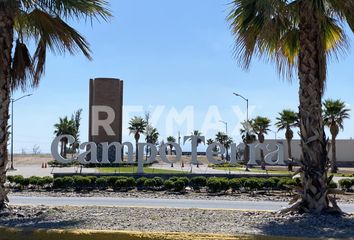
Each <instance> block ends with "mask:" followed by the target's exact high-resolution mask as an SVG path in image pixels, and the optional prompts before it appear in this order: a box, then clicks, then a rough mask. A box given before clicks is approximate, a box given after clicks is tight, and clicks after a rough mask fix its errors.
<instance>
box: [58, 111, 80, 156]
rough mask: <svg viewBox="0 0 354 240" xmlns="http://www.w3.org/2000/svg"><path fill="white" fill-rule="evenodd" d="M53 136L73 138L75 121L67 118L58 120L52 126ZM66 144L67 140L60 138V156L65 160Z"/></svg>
mask: <svg viewBox="0 0 354 240" xmlns="http://www.w3.org/2000/svg"><path fill="white" fill-rule="evenodd" d="M54 128H55V130H54V134H55V136H57V137H58V136H60V135H72V136H74V135H75V133H76V125H75V121H73V120H72V119H70V120H69V119H68V117H64V118H59V123H57V124H55V125H54ZM67 144H68V139H67V138H62V139H61V147H60V155H61V156H63V157H64V158H66V153H67V147H66V145H67Z"/></svg>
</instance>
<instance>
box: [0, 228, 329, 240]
mask: <svg viewBox="0 0 354 240" xmlns="http://www.w3.org/2000/svg"><path fill="white" fill-rule="evenodd" d="M0 239H1V240H52V239H53V240H54V239H55V240H62V239H63V240H135V239H137V240H278V239H279V240H281V239H283V240H297V239H301V240H314V239H326V238H296V237H276V236H262V235H247V234H235V235H228V234H208V233H176V232H138V231H106V230H54V229H53V230H46V229H43V230H40V229H17V228H0Z"/></svg>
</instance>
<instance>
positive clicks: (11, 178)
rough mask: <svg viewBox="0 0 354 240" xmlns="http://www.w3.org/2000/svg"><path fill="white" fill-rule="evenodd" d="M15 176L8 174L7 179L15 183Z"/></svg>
mask: <svg viewBox="0 0 354 240" xmlns="http://www.w3.org/2000/svg"><path fill="white" fill-rule="evenodd" d="M14 177H15V176H12V175H11V176H7V181H9V183H14Z"/></svg>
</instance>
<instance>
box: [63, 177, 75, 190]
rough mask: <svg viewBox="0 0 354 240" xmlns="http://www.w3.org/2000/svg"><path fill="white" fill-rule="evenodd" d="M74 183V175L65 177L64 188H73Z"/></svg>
mask: <svg viewBox="0 0 354 240" xmlns="http://www.w3.org/2000/svg"><path fill="white" fill-rule="evenodd" d="M73 185H74V178H73V177H63V187H64V188H71V187H73Z"/></svg>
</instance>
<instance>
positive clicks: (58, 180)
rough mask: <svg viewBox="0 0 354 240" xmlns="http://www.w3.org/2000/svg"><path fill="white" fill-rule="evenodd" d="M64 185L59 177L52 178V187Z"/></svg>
mask: <svg viewBox="0 0 354 240" xmlns="http://www.w3.org/2000/svg"><path fill="white" fill-rule="evenodd" d="M62 187H64V180H63V178H61V177H57V178H54V180H53V188H62Z"/></svg>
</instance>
